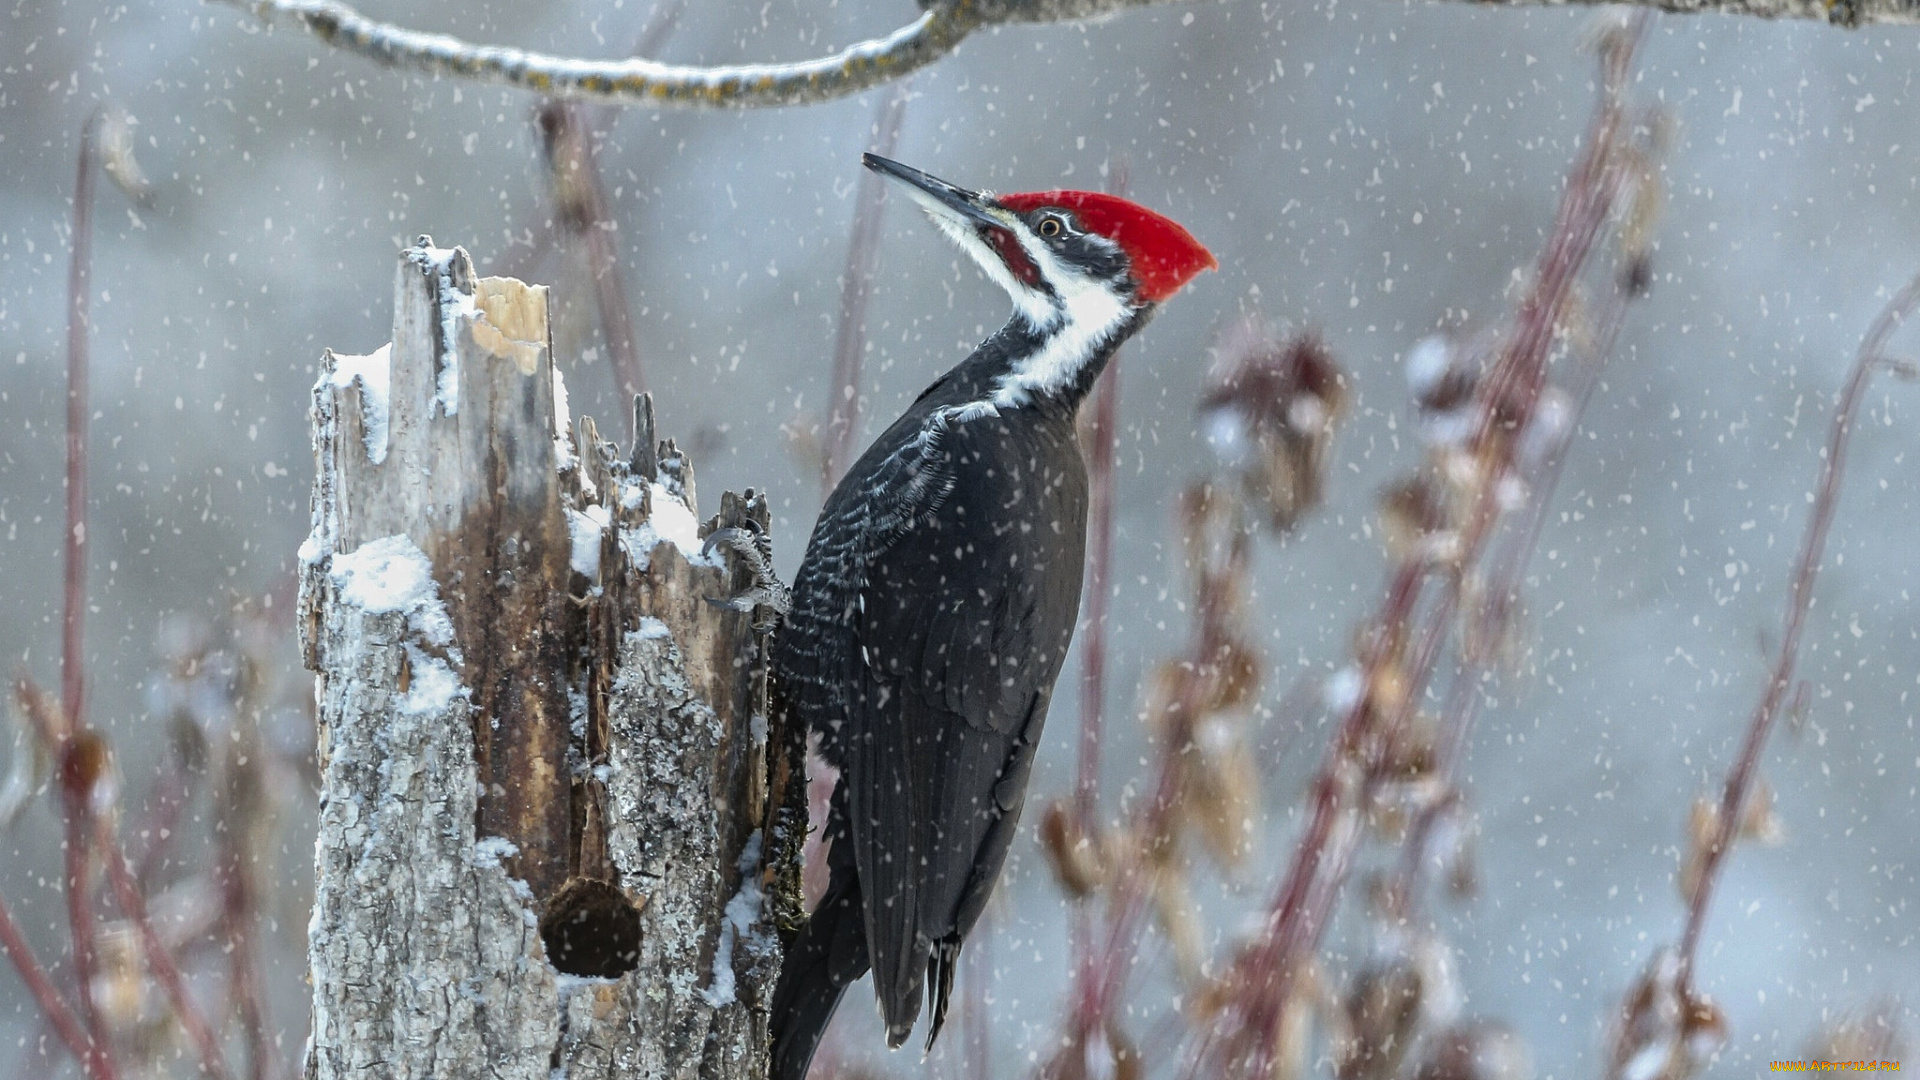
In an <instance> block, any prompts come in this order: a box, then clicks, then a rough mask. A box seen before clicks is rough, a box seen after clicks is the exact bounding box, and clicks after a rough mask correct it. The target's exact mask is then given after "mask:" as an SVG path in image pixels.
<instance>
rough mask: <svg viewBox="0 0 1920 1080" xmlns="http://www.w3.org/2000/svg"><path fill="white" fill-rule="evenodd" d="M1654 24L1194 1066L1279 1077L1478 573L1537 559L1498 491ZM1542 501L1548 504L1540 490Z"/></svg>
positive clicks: (1611, 57)
mask: <svg viewBox="0 0 1920 1080" xmlns="http://www.w3.org/2000/svg"><path fill="white" fill-rule="evenodd" d="M1646 22H1647V16H1646V14H1645V12H1638V13H1636V14H1635V15H1634V16H1633V17H1632V21H1631V22H1630V24H1629V26H1628V27H1627V28H1626V30H1625V32H1624V33H1622V34H1620V35H1619V36H1618V38H1617V39H1615V40H1613V41H1612V42H1611V43H1610V44H1608V45H1606V46H1603V49H1602V54H1601V76H1602V78H1601V82H1602V89H1601V94H1600V99H1599V101H1598V102H1597V103H1596V106H1595V111H1594V115H1593V118H1592V120H1591V122H1590V124H1589V126H1588V131H1587V137H1586V141H1585V144H1584V145H1583V147H1582V149H1581V152H1580V155H1579V157H1578V158H1576V160H1575V164H1574V167H1573V169H1572V171H1571V173H1570V175H1569V176H1568V180H1567V186H1566V189H1565V191H1564V192H1563V193H1562V196H1561V201H1560V205H1559V209H1558V211H1557V213H1556V216H1555V221H1554V225H1553V228H1552V231H1551V232H1550V234H1549V236H1548V239H1547V243H1546V246H1545V247H1544V248H1543V250H1542V251H1541V253H1540V257H1539V259H1538V261H1537V262H1536V265H1535V269H1534V274H1533V278H1532V282H1531V284H1530V286H1529V288H1528V289H1527V291H1526V293H1525V294H1524V295H1523V297H1522V299H1521V301H1520V304H1519V307H1518V309H1517V311H1516V313H1515V316H1514V320H1513V324H1512V326H1511V328H1510V330H1509V331H1508V333H1507V335H1506V336H1505V339H1504V341H1503V342H1502V345H1501V348H1500V350H1499V352H1498V354H1497V358H1496V360H1495V363H1494V365H1493V368H1492V369H1491V370H1490V371H1489V372H1488V374H1487V376H1486V378H1485V379H1483V380H1482V382H1481V385H1480V387H1479V389H1478V391H1477V397H1476V400H1477V402H1478V410H1479V413H1478V415H1479V423H1478V427H1477V430H1476V432H1475V434H1474V436H1473V439H1472V440H1471V442H1470V444H1469V448H1468V450H1467V455H1468V460H1469V461H1470V462H1471V467H1472V468H1474V469H1476V470H1478V474H1477V476H1476V478H1475V479H1474V481H1473V492H1472V496H1471V501H1470V504H1469V505H1468V506H1467V507H1466V508H1465V512H1464V513H1463V514H1462V515H1461V517H1460V520H1459V524H1458V526H1457V531H1458V546H1457V555H1456V557H1455V558H1454V559H1453V560H1452V565H1451V566H1450V567H1448V568H1446V570H1445V572H1444V573H1437V572H1435V571H1436V568H1435V567H1434V566H1432V565H1430V564H1428V563H1427V562H1426V561H1425V560H1422V559H1406V560H1403V561H1402V562H1401V563H1400V565H1399V566H1398V567H1397V568H1396V569H1395V570H1394V572H1393V575H1392V577H1391V579H1390V581H1389V583H1388V586H1387V589H1386V591H1385V593H1384V595H1383V597H1382V600H1381V603H1380V606H1379V608H1378V610H1377V611H1376V612H1375V613H1374V615H1373V617H1372V618H1371V619H1370V621H1369V622H1368V623H1367V630H1366V631H1365V633H1364V634H1363V635H1362V639H1361V644H1360V645H1359V647H1358V650H1357V652H1358V654H1357V656H1356V661H1357V665H1356V666H1357V669H1358V675H1359V685H1360V687H1361V688H1362V689H1361V690H1360V692H1359V693H1358V694H1356V695H1355V698H1354V700H1353V702H1352V703H1351V704H1350V705H1348V706H1347V707H1346V710H1345V714H1344V715H1343V716H1342V717H1341V720H1340V723H1339V726H1338V728H1337V730H1336V733H1335V736H1334V739H1333V742H1332V744H1331V745H1330V746H1329V747H1328V749H1327V751H1326V754H1325V756H1324V757H1323V758H1322V760H1321V764H1320V766H1319V767H1318V769H1317V770H1316V772H1315V775H1314V777H1313V779H1312V781H1311V782H1310V786H1309V795H1308V802H1309V807H1310V810H1309V818H1308V822H1307V826H1306V828H1305V830H1304V831H1303V832H1302V834H1301V836H1300V838H1299V840H1298V842H1297V844H1296V846H1295V849H1294V856H1293V859H1292V861H1291V864H1290V866H1289V868H1288V872H1287V876H1286V878H1285V880H1284V882H1283V884H1282V885H1281V887H1280V889H1279V890H1278V891H1277V893H1276V895H1275V898H1274V901H1273V903H1272V905H1271V906H1270V908H1269V912H1270V914H1269V916H1268V919H1267V923H1266V926H1265V929H1264V932H1263V933H1262V934H1261V935H1260V937H1259V938H1258V939H1256V941H1255V942H1254V943H1252V944H1251V945H1250V946H1248V947H1247V948H1246V949H1245V950H1243V952H1242V954H1241V955H1240V957H1239V958H1238V959H1237V960H1236V963H1235V972H1234V976H1233V978H1232V980H1231V981H1232V982H1233V983H1234V984H1235V985H1236V986H1237V987H1238V991H1239V992H1238V994H1237V1000H1236V1001H1235V1002H1234V1004H1233V1009H1234V1011H1235V1012H1236V1013H1237V1016H1235V1017H1234V1022H1233V1023H1230V1024H1228V1025H1225V1026H1224V1027H1222V1026H1216V1028H1215V1030H1214V1031H1213V1032H1210V1033H1209V1034H1208V1035H1207V1036H1205V1037H1204V1038H1203V1040H1202V1044H1201V1046H1200V1048H1199V1055H1198V1056H1197V1057H1196V1058H1195V1062H1196V1065H1195V1067H1196V1069H1199V1068H1200V1063H1201V1062H1209V1063H1211V1064H1212V1066H1213V1071H1216V1072H1221V1073H1225V1074H1229V1075H1235V1076H1242V1075H1244V1076H1265V1075H1268V1074H1269V1073H1270V1072H1271V1071H1272V1069H1273V1067H1274V1060H1275V1058H1274V1055H1275V1053H1276V1049H1277V1044H1278V1034H1279V1031H1280V1026H1281V1023H1282V1019H1283V1016H1284V1013H1285V1010H1286V1008H1287V1006H1288V1002H1289V1001H1290V1000H1291V998H1292V995H1293V993H1294V990H1295V988H1296V983H1297V980H1298V978H1299V976H1300V973H1301V972H1302V971H1303V970H1305V968H1306V967H1307V966H1308V965H1309V964H1310V963H1311V957H1312V955H1313V953H1314V952H1315V951H1316V949H1317V948H1318V945H1319V941H1320V939H1321V937H1322V936H1323V935H1324V933H1325V932H1326V929H1327V926H1328V925H1329V923H1330V922H1331V920H1332V917H1333V913H1334V909H1335V906H1336V904H1337V902H1338V898H1339V896H1340V894H1341V892H1342V890H1343V889H1344V887H1345V884H1346V881H1347V878H1348V877H1349V876H1350V872H1351V870H1352V867H1353V863H1354V859H1355V856H1356V855H1357V853H1358V851H1359V848H1360V844H1361V842H1362V840H1363V839H1364V830H1363V827H1362V826H1363V820H1362V817H1363V814H1364V812H1365V808H1366V806H1367V805H1368V803H1369V801H1370V800H1371V799H1372V797H1373V796H1374V794H1375V793H1376V792H1377V790H1378V788H1379V786H1380V785H1381V784H1382V783H1384V782H1387V780H1388V779H1389V778H1387V777H1384V776H1383V775H1382V766H1383V764H1384V761H1385V755H1386V753H1387V750H1388V748H1389V746H1390V745H1391V744H1392V742H1393V733H1394V732H1398V731H1402V730H1404V729H1405V727H1406V725H1407V724H1408V723H1409V722H1410V721H1411V720H1412V718H1413V713H1414V710H1415V708H1416V707H1417V705H1418V703H1419V702H1420V701H1421V700H1422V699H1423V698H1424V696H1425V695H1426V692H1427V688H1428V687H1429V686H1430V685H1431V683H1432V680H1433V677H1434V673H1435V671H1436V669H1437V667H1438V664H1439V662H1440V659H1441V657H1442V655H1443V653H1444V652H1445V651H1446V650H1445V644H1446V642H1447V640H1448V637H1449V633H1450V630H1451V628H1452V626H1453V624H1454V617H1455V613H1456V612H1457V611H1458V610H1459V608H1460V604H1461V596H1462V591H1463V589H1464V587H1465V585H1466V583H1467V580H1468V576H1469V571H1470V569H1471V568H1476V567H1478V568H1480V572H1482V573H1486V572H1488V571H1492V573H1491V574H1490V576H1491V577H1493V578H1495V579H1497V581H1498V582H1499V585H1500V587H1502V588H1506V589H1508V590H1509V591H1510V590H1511V589H1512V588H1513V584H1514V581H1515V580H1517V579H1516V578H1513V577H1510V576H1509V575H1508V573H1507V572H1505V567H1507V566H1511V565H1512V564H1514V563H1516V562H1517V563H1518V564H1520V565H1524V563H1525V560H1526V558H1527V556H1528V553H1530V551H1531V549H1532V537H1533V536H1534V535H1536V534H1537V528H1536V527H1534V526H1523V527H1522V528H1521V529H1520V530H1519V534H1520V535H1521V536H1522V537H1524V538H1525V542H1524V543H1520V544H1517V545H1516V546H1514V547H1511V548H1508V549H1507V550H1506V551H1505V552H1504V553H1495V554H1494V555H1492V556H1490V555H1489V552H1490V550H1492V549H1494V548H1496V547H1497V545H1496V539H1497V536H1498V535H1499V533H1500V526H1501V525H1502V523H1503V520H1504V519H1505V516H1506V515H1505V514H1504V512H1503V510H1502V507H1501V503H1500V499H1499V497H1498V495H1497V485H1498V483H1499V481H1500V479H1501V477H1503V476H1505V475H1508V474H1510V473H1511V472H1512V471H1513V470H1515V469H1517V468H1518V462H1517V461H1516V456H1515V448H1514V442H1515V440H1516V438H1517V436H1518V434H1519V433H1521V432H1523V431H1525V430H1527V428H1528V426H1529V425H1530V424H1531V423H1532V421H1533V419H1534V417H1535V414H1536V411H1537V405H1538V403H1539V400H1540V396H1541V394H1542V392H1543V391H1544V390H1545V387H1546V375H1547V361H1548V357H1549V355H1550V354H1551V351H1552V346H1553V342H1554V339H1555V335H1556V333H1557V332H1558V328H1559V327H1561V326H1562V325H1564V324H1565V322H1566V320H1567V318H1568V316H1569V313H1570V311H1571V310H1572V307H1573V304H1574V300H1575V296H1576V290H1577V284H1578V282H1579V280H1580V277H1581V274H1582V273H1583V271H1584V270H1585V268H1586V267H1587V266H1588V264H1589V262H1590V260H1591V258H1592V256H1593V253H1594V250H1595V245H1596V244H1597V242H1598V240H1599V238H1600V236H1601V235H1602V233H1603V232H1604V231H1605V230H1606V227H1607V225H1608V222H1609V221H1610V220H1611V218H1612V215H1613V212H1614V208H1615V206H1616V205H1617V204H1618V201H1619V198H1620V196H1621V194H1622V192H1623V191H1624V190H1625V187H1626V185H1627V183H1628V181H1629V172H1628V162H1627V161H1626V160H1625V157H1626V156H1625V155H1624V154H1623V153H1622V143H1623V136H1624V132H1625V125H1626V124H1627V122H1628V117H1627V113H1626V109H1625V103H1624V98H1625V92H1626V86H1627V80H1628V77H1629V75H1630V74H1631V70H1632V62H1633V56H1634V54H1635V52H1636V51H1637V47H1638V44H1639V42H1640V41H1641V40H1642V38H1643V37H1644V35H1645V29H1646ZM1611 332H1613V331H1612V330H1607V331H1604V333H1611ZM1556 468H1557V466H1556ZM1528 479H1533V478H1528ZM1531 494H1532V496H1533V497H1534V498H1535V499H1543V498H1544V495H1543V493H1541V492H1538V491H1534V492H1531ZM1490 558H1491V560H1492V563H1493V565H1491V566H1489V565H1488V564H1489V560H1490ZM1514 573H1517V571H1514ZM1430 584H1438V585H1440V586H1441V587H1440V588H1439V589H1438V592H1437V595H1433V596H1431V597H1430V596H1429V593H1430V592H1432V591H1433V590H1430V589H1429V585H1430ZM1494 602H1495V603H1496V605H1499V606H1500V607H1503V608H1504V607H1510V606H1511V604H1510V601H1509V600H1508V599H1506V598H1504V597H1498V596H1496V598H1495V600H1494ZM1484 662H1485V661H1484V658H1479V657H1463V663H1462V664H1461V670H1460V671H1459V672H1457V675H1456V677H1457V678H1458V679H1460V680H1463V683H1462V684H1459V685H1458V686H1457V692H1454V693H1450V694H1449V698H1450V705H1449V708H1450V709H1451V710H1455V711H1456V716H1455V717H1454V723H1453V726H1452V732H1451V741H1452V743H1453V745H1452V746H1451V747H1450V748H1448V749H1447V750H1446V751H1445V753H1447V755H1448V757H1449V758H1450V759H1451V758H1457V756H1458V755H1459V753H1460V750H1461V748H1462V746H1463V744H1464V739H1465V737H1466V731H1467V724H1468V722H1469V720H1470V716H1471V709H1470V706H1471V705H1472V703H1473V702H1474V700H1475V698H1476V696H1477V695H1475V694H1473V693H1472V692H1471V691H1472V686H1473V684H1474V683H1475V682H1477V671H1478V669H1479V667H1480V666H1481V665H1482V664H1483V663H1484ZM1448 767H1449V768H1451V767H1452V763H1451V761H1449V762H1448Z"/></svg>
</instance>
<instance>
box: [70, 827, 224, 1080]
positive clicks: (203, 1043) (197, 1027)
mask: <svg viewBox="0 0 1920 1080" xmlns="http://www.w3.org/2000/svg"><path fill="white" fill-rule="evenodd" d="M98 840H99V847H100V857H101V862H102V863H104V864H105V865H106V870H107V880H108V882H109V883H110V884H111V885H112V886H113V892H114V896H115V898H116V899H117V900H118V901H119V904H120V910H121V911H123V912H125V913H126V916H127V920H128V921H129V922H131V923H133V926H134V929H135V930H136V931H137V932H138V933H139V935H140V944H141V947H142V948H143V950H144V951H145V954H146V958H147V967H148V968H149V969H150V970H151V971H152V972H153V975H154V978H155V979H157V980H158V981H159V983H160V987H161V989H162V990H163V991H164V992H165V993H166V995H167V1001H168V1003H169V1004H170V1005H171V1006H172V1007H173V1015H174V1017H175V1018H176V1019H178V1020H179V1021H180V1027H181V1028H182V1029H183V1030H185V1031H186V1033H187V1038H188V1039H190V1040H192V1042H193V1045H194V1049H196V1050H197V1051H199V1054H200V1071H201V1072H203V1073H205V1074H206V1075H208V1076H211V1077H214V1078H215V1080H232V1074H231V1073H229V1072H228V1071H227V1064H226V1060H225V1059H224V1058H223V1057H222V1056H221V1054H220V1044H219V1039H218V1037H217V1036H215V1035H214V1032H213V1028H212V1027H211V1026H209V1025H208V1023H207V1019H206V1017H205V1016H203V1015H201V1013H200V1010H199V1009H198V1008H197V1007H196V1006H195V1005H194V1004H193V1000H192V999H191V998H189V997H188V996H187V983H186V979H185V978H184V977H182V976H181V974H180V965H179V964H178V963H177V962H176V961H175V960H174V958H173V954H172V953H171V952H169V951H168V949H167V945H166V942H164V941H162V940H161V939H160V933H159V931H157V930H155V929H154V926H153V920H152V919H151V918H149V917H148V914H147V901H146V898H145V897H143V896H141V894H140V887H139V884H138V883H137V882H135V881H134V877H133V871H132V869H131V868H129V867H128V866H127V859H126V856H125V855H123V854H121V852H120V848H119V845H118V843H117V842H116V841H115V839H114V837H113V834H112V833H111V832H110V831H109V829H108V826H107V825H106V823H105V822H102V823H101V824H100V827H99V837H98Z"/></svg>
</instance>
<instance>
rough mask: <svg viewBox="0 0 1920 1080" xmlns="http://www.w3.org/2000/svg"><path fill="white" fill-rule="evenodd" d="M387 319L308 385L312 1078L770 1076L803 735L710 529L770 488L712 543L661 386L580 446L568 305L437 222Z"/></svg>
mask: <svg viewBox="0 0 1920 1080" xmlns="http://www.w3.org/2000/svg"><path fill="white" fill-rule="evenodd" d="M394 302H395V316H394V332H393V334H394V337H393V343H392V344H391V345H390V346H388V347H386V348H382V349H380V350H379V351H377V352H375V353H374V354H372V355H370V356H364V357H349V356H336V355H334V354H333V353H332V352H328V353H327V354H326V355H325V357H324V358H323V360H322V370H321V376H320V380H319V382H318V384H317V385H316V386H315V388H314V395H313V415H312V420H313V445H314V455H315V459H316V465H317V469H316V477H315V481H314V493H313V532H312V535H311V536H309V537H308V539H307V541H306V543H305V544H304V545H303V546H302V548H301V553H300V555H301V566H300V581H301V593H300V622H301V635H302V645H303V649H304V651H305V658H306V663H307V665H308V666H309V667H310V668H312V669H313V671H314V672H315V673H316V695H317V699H318V703H319V721H320V739H319V745H320V757H321V763H322V770H321V773H322V781H321V784H322V790H321V800H320V807H321V809H320V814H321V820H320V836H319V840H318V843H317V845H316V852H315V866H316V874H317V881H316V887H315V896H314V911H313V919H312V923H311V925H310V927H309V931H308V933H309V955H310V962H311V964H312V975H311V978H312V984H313V1034H312V1040H311V1042H310V1044H309V1048H308V1053H307V1060H306V1075H307V1077H309V1078H310V1080H334V1078H339V1080H348V1078H351V1080H365V1078H366V1077H369V1076H378V1077H382V1078H383V1080H386V1078H391V1080H411V1078H425V1077H490V1078H512V1080H521V1078H524V1080H549V1078H550V1077H560V1076H574V1077H585V1076H595V1077H620V1078H627V1077H634V1078H643V1077H644V1078H649V1080H651V1078H669V1077H671V1078H682V1077H684V1078H694V1077H700V1078H711V1080H719V1078H742V1080H744V1078H758V1077H760V1076H764V1075H765V1073H766V1041H767V1002H768V1000H769V999H770V998H771V996H772V989H773V980H774V977H775V974H776V972H777V970H778V967H779V948H780V947H779V937H778V933H777V932H776V930H777V929H778V928H780V927H784V926H790V925H792V923H793V921H794V920H796V919H797V917H798V913H799V903H800V901H799V888H798V852H799V846H800V842H801V840H802V839H804V836H805V829H806V807H805V802H804V798H805V793H804V780H803V775H804V774H803V772H802V764H801V762H802V758H801V755H802V754H803V752H804V735H803V734H802V733H800V732H794V731H786V730H782V729H781V727H780V725H778V724H775V725H773V728H774V729H773V730H771V731H770V730H769V722H768V718H767V717H768V710H767V687H766V678H765V664H764V661H763V658H764V653H765V644H766V642H765V640H764V635H763V634H761V633H759V632H758V631H756V629H755V626H754V623H753V620H752V619H751V617H750V616H749V615H747V614H743V613H741V612H737V611H733V610H730V609H726V608H723V607H719V606H716V605H713V604H710V603H708V599H709V598H710V597H722V596H727V595H732V594H734V593H736V592H738V591H739V590H741V589H743V588H745V587H746V586H747V585H748V584H749V580H750V575H749V573H748V572H747V570H746V569H745V568H744V567H740V566H735V565H733V562H732V560H734V558H735V557H734V556H733V555H731V554H727V555H725V556H721V555H719V554H715V555H714V556H712V557H707V556H703V555H702V552H701V544H702V541H703V540H704V538H705V536H706V535H707V534H708V533H710V532H711V531H712V530H713V529H715V528H719V527H723V526H732V525H745V524H747V523H748V522H751V523H753V524H754V525H756V526H757V527H758V528H759V529H760V530H761V533H762V535H764V533H765V529H766V527H767V524H768V522H767V508H766V502H765V500H764V498H762V497H760V496H757V495H755V494H754V493H753V492H752V491H751V490H749V491H748V492H747V493H746V494H745V495H736V494H734V493H732V492H728V493H727V494H726V495H725V496H723V497H722V499H721V506H720V512H719V515H718V516H717V517H716V518H714V519H713V520H711V521H709V522H707V523H706V524H704V525H702V524H701V523H700V521H699V518H698V516H697V514H696V511H695V505H696V504H695V501H694V480H693V467H692V465H691V463H690V462H688V460H687V459H686V456H685V455H684V454H682V453H681V452H680V451H679V450H678V449H677V448H676V447H675V446H674V444H673V442H672V441H670V440H669V441H666V442H662V443H656V442H655V434H654V430H653V410H652V404H651V402H650V401H649V400H646V399H642V400H640V401H636V403H635V420H634V422H635V429H636V438H635V451H634V453H633V454H632V455H631V456H629V457H627V458H625V459H622V458H620V457H618V456H617V455H616V453H615V448H614V447H613V446H612V445H610V444H609V443H606V442H603V441H601V440H600V439H599V437H598V436H597V434H596V432H595V429H594V425H593V423H592V421H590V420H587V419H585V418H582V419H581V420H580V421H579V423H578V425H577V428H576V425H574V424H572V423H571V422H570V420H569V417H568V411H567V404H566V390H565V387H564V385H563V384H562V381H561V378H560V373H559V371H557V370H556V369H555V367H554V363H553V356H552V344H551V337H550V334H549V332H548V326H547V291H546V289H545V288H544V287H539V286H529V285H526V284H523V283H521V282H519V281H516V280H513V279H511V278H476V277H475V275H474V272H473V266H472V263H471V261H470V260H469V259H468V257H467V254H466V252H465V251H463V250H461V249H459V248H454V249H450V250H448V249H440V248H435V247H433V246H432V242H431V240H429V239H428V238H426V237H421V239H420V241H419V243H418V244H417V245H415V246H414V247H413V248H411V249H409V250H408V251H406V252H404V253H403V254H402V257H401V260H400V269H399V274H398V279H397V283H396V286H395V290H394ZM790 779H791V781H792V782H789V780H790Z"/></svg>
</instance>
